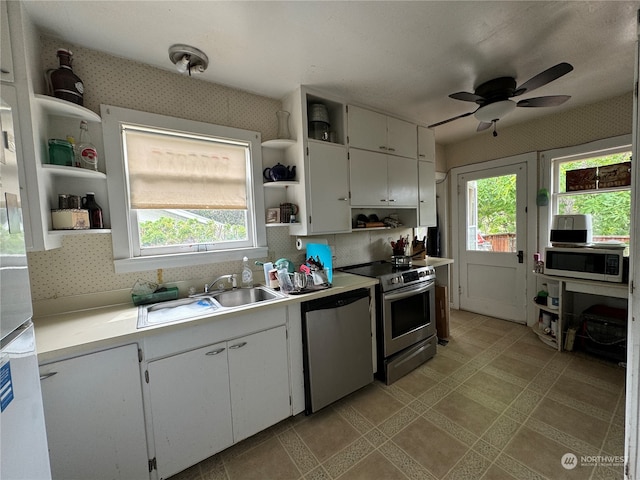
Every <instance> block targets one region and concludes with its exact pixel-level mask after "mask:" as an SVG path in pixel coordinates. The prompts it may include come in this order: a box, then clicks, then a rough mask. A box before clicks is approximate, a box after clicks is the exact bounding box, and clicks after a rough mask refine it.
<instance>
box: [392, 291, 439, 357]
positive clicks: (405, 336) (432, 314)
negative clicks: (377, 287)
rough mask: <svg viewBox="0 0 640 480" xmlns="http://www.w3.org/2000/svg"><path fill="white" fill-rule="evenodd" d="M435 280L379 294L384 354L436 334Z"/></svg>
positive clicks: (395, 351) (399, 349)
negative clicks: (380, 297) (380, 296)
mask: <svg viewBox="0 0 640 480" xmlns="http://www.w3.org/2000/svg"><path fill="white" fill-rule="evenodd" d="M435 303H436V302H435V281H431V282H426V283H424V284H420V285H412V286H410V287H405V288H401V289H398V290H394V291H392V292H387V293H383V294H382V305H381V306H382V318H381V327H382V335H383V343H384V345H383V351H384V356H385V357H389V356H391V355H393V354H394V353H397V352H399V351H401V350H403V349H405V348H407V347H410V346H411V345H413V344H415V343H417V342H419V341H420V340H424V339H426V338H429V337H430V336H432V335H435V333H436V323H435V321H436V307H435Z"/></svg>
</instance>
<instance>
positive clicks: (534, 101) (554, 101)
mask: <svg viewBox="0 0 640 480" xmlns="http://www.w3.org/2000/svg"><path fill="white" fill-rule="evenodd" d="M570 98H571V95H549V96H548V97H535V98H526V99H524V100H520V101H519V102H518V104H517V105H516V106H518V107H557V106H558V105H562V104H563V103H564V102H566V101H567V100H569V99H570Z"/></svg>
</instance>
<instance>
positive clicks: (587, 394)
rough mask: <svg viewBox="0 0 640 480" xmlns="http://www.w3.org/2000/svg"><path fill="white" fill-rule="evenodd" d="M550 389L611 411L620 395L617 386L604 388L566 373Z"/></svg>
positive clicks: (613, 409) (614, 408)
mask: <svg viewBox="0 0 640 480" xmlns="http://www.w3.org/2000/svg"><path fill="white" fill-rule="evenodd" d="M551 391H552V392H554V393H559V394H560V395H565V396H567V397H570V398H574V399H576V400H578V401H581V402H584V403H586V404H588V405H592V406H594V407H596V408H599V409H601V410H604V411H606V412H611V413H613V412H615V410H616V407H617V406H618V397H619V396H620V390H619V389H617V388H616V389H608V390H604V389H602V388H598V387H595V386H593V385H590V384H588V383H585V382H582V381H580V380H576V379H574V378H571V377H569V376H568V375H561V376H560V378H558V380H557V381H556V382H555V384H554V385H553V387H551Z"/></svg>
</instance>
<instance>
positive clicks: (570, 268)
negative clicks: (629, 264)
mask: <svg viewBox="0 0 640 480" xmlns="http://www.w3.org/2000/svg"><path fill="white" fill-rule="evenodd" d="M623 252H624V249H605V248H590V247H572V248H569V247H566V248H565V247H548V248H546V249H545V252H544V273H545V274H546V275H557V276H560V277H572V278H583V279H586V280H599V281H602V282H618V283H621V282H622V279H623V269H624V267H623V265H624V257H623Z"/></svg>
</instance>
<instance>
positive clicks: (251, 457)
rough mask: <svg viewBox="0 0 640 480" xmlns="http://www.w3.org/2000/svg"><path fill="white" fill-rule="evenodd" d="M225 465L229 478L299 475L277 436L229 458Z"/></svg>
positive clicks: (261, 479)
mask: <svg viewBox="0 0 640 480" xmlns="http://www.w3.org/2000/svg"><path fill="white" fill-rule="evenodd" d="M225 467H226V469H227V472H228V474H229V479H230V480H264V479H266V478H269V479H273V480H276V479H278V480H286V479H297V478H300V477H301V475H300V472H299V471H298V469H297V468H296V466H295V465H294V463H293V462H292V461H291V459H290V458H289V455H287V452H286V451H285V449H284V448H283V447H282V445H281V444H280V442H279V441H278V439H277V438H272V439H270V440H267V441H266V442H264V443H262V444H260V445H258V446H257V447H256V448H254V449H251V450H249V451H248V452H245V453H243V454H242V455H239V456H237V457H235V458H233V459H231V460H230V461H229V462H228V463H226V464H225Z"/></svg>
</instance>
